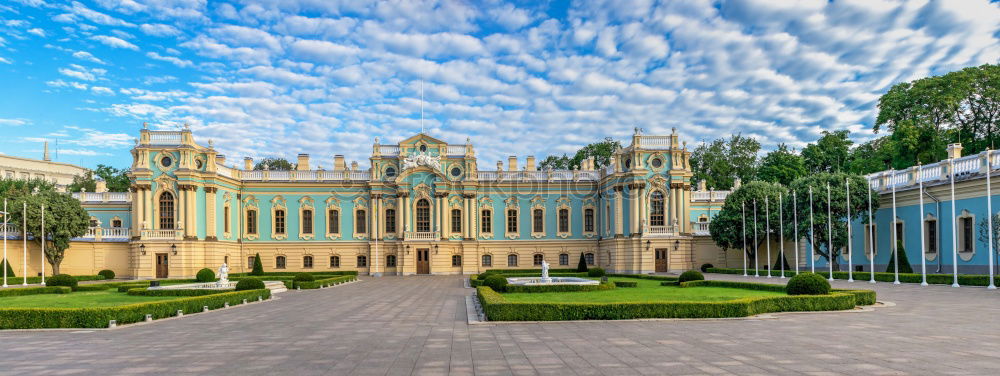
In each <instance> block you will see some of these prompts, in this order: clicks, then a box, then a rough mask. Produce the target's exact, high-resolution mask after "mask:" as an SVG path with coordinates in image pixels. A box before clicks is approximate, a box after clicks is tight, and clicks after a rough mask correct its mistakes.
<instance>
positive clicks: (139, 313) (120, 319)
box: [0, 289, 271, 329]
mask: <svg viewBox="0 0 1000 376" xmlns="http://www.w3.org/2000/svg"><path fill="white" fill-rule="evenodd" d="M18 290H20V289H18ZM258 297H261V298H263V299H269V298H270V297H271V291H269V290H266V289H260V290H249V291H234V292H222V293H218V294H213V295H206V296H193V297H187V298H177V299H172V300H165V301H157V302H149V303H138V304H127V305H121V306H114V307H100V308H0V329H38V328H107V327H108V321H110V320H115V321H116V322H117V323H118V324H119V325H122V324H130V323H134V322H140V321H144V320H145V319H146V315H147V314H149V315H152V316H153V319H161V318H164V317H172V316H176V315H177V311H178V310H180V311H182V312H185V313H194V312H201V311H202V309H203V308H202V307H205V306H208V308H209V309H217V308H222V307H224V306H225V305H226V303H229V304H230V305H237V304H241V303H242V302H243V300H244V299H246V300H248V301H256V300H257V298H258Z"/></svg>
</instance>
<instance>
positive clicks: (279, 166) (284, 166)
mask: <svg viewBox="0 0 1000 376" xmlns="http://www.w3.org/2000/svg"><path fill="white" fill-rule="evenodd" d="M264 166H267V169H268V170H272V171H291V170H294V169H295V165H293V164H292V162H289V161H288V160H287V159H285V158H281V157H268V158H264V159H261V160H260V161H258V162H257V163H256V164H254V165H253V169H254V170H263V169H264Z"/></svg>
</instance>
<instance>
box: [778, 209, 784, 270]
mask: <svg viewBox="0 0 1000 376" xmlns="http://www.w3.org/2000/svg"><path fill="white" fill-rule="evenodd" d="M782 208H783V206H781V192H778V246H779V247H780V248H779V249H780V250H779V251H778V252H779V253H781V261H778V262H780V263H781V278H785V218H784V216H783V215H782V214H784V211H783V210H782Z"/></svg>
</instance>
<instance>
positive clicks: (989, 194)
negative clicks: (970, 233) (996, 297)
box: [986, 149, 997, 290]
mask: <svg viewBox="0 0 1000 376" xmlns="http://www.w3.org/2000/svg"><path fill="white" fill-rule="evenodd" d="M991 153H992V151H990V150H989V149H986V212H987V214H986V228H987V229H988V230H987V233H988V234H987V237H988V238H989V239H988V240H987V244H988V246H989V252H990V259H989V269H990V284H989V286H987V287H986V288H988V289H990V290H993V289H996V288H997V286H996V284H995V283H994V282H993V187H991V186H990V173H992V172H993V166H992V165H991V164H990V154H991Z"/></svg>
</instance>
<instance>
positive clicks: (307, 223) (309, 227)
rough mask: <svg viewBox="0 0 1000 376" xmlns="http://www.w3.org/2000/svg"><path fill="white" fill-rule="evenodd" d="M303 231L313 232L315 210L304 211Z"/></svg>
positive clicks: (306, 232) (304, 232) (305, 232)
mask: <svg viewBox="0 0 1000 376" xmlns="http://www.w3.org/2000/svg"><path fill="white" fill-rule="evenodd" d="M302 233H303V234H312V233H313V211H312V210H309V209H306V210H303V211H302Z"/></svg>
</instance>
